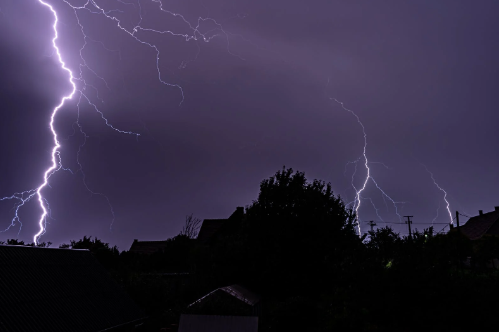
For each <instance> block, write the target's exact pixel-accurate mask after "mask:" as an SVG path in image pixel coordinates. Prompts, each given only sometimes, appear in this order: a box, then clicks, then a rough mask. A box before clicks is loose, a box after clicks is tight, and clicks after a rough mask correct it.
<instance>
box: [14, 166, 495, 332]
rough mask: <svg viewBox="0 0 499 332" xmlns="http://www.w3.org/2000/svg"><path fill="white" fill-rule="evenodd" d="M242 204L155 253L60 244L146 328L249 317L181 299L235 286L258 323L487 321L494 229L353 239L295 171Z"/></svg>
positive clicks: (321, 192) (350, 227) (325, 192)
mask: <svg viewBox="0 0 499 332" xmlns="http://www.w3.org/2000/svg"><path fill="white" fill-rule="evenodd" d="M238 211H239V212H241V213H240V214H235V217H234V218H232V217H231V218H230V219H229V221H230V222H228V223H226V225H227V226H226V227H222V228H220V229H219V230H218V232H217V233H216V234H215V235H212V236H211V237H209V238H207V239H206V237H205V236H204V235H203V239H204V240H203V241H200V240H196V239H195V236H196V234H197V228H198V226H199V220H197V219H195V218H193V217H192V216H188V218H187V221H186V226H185V227H184V229H183V231H182V232H181V234H179V235H178V236H176V237H173V238H171V239H168V240H166V241H165V242H164V243H163V244H162V247H161V248H162V249H161V250H159V251H158V252H156V253H153V254H148V255H144V254H140V253H133V252H128V251H123V252H121V253H120V252H119V250H118V248H116V247H111V246H109V244H107V243H102V241H101V240H99V239H97V238H91V237H84V238H83V239H81V240H79V241H71V243H70V244H68V245H63V246H65V247H70V248H74V249H89V250H90V251H91V252H92V253H93V254H94V255H95V257H96V258H97V259H98V260H99V261H100V262H101V264H103V265H104V266H105V267H106V268H107V269H108V271H109V273H110V274H111V275H112V276H113V277H114V278H115V279H116V280H117V281H118V282H119V283H120V284H121V285H122V287H124V288H125V289H126V290H127V291H128V293H129V294H130V295H131V296H132V298H133V299H134V300H135V301H136V303H137V304H138V305H139V306H140V307H142V308H143V309H144V310H145V311H146V313H147V314H148V315H149V319H148V320H147V321H146V323H145V324H144V326H143V327H142V330H145V331H159V329H160V328H162V327H167V326H171V324H178V322H179V319H180V314H182V313H184V314H186V313H187V314H210V313H211V314H231V315H245V314H248V315H250V314H253V315H254V314H255V313H254V312H253V313H249V311H248V312H246V311H244V310H246V309H247V308H246V309H245V308H243V307H244V306H241V307H238V305H232V304H231V305H227V304H226V305H225V307H224V303H229V302H224V301H215V302H213V301H212V302H213V303H215V304H210V305H203V306H201V307H200V306H199V305H198V306H196V305H193V306H190V307H188V306H189V305H190V304H192V303H193V302H194V301H196V300H197V299H199V298H201V297H202V296H204V295H206V294H208V293H210V292H212V291H214V290H216V289H219V288H221V287H225V286H228V285H235V284H237V285H241V286H240V287H241V288H240V289H249V290H251V291H252V292H254V293H255V294H258V298H261V306H259V311H258V315H259V331H421V330H422V329H424V330H431V331H433V330H441V331H442V330H443V331H448V330H449V331H450V330H454V331H460V330H480V329H483V328H492V327H494V326H495V322H496V315H497V310H498V309H499V305H498V304H497V303H498V301H497V298H498V295H499V274H498V272H496V270H495V269H494V268H493V267H492V268H490V263H491V262H492V259H493V258H496V257H499V242H498V239H497V238H496V237H484V238H482V239H480V240H475V241H470V240H468V239H467V238H466V237H465V236H463V235H461V234H460V232H458V231H455V230H454V231H451V232H449V233H448V234H439V235H435V234H434V232H433V229H431V228H430V229H426V230H424V231H423V232H417V231H416V232H415V233H414V234H413V235H412V237H410V238H409V237H401V236H399V235H398V234H396V233H394V232H393V231H392V230H391V229H390V228H379V229H377V230H375V231H373V232H369V234H367V235H366V236H364V237H363V238H359V237H358V235H357V234H356V230H355V227H356V225H355V220H356V216H355V214H354V213H353V212H352V211H351V210H348V209H346V208H345V205H344V203H343V201H342V200H341V199H340V197H338V196H335V195H334V194H333V192H332V190H331V185H330V184H326V183H324V182H322V181H318V180H314V181H312V182H309V181H307V179H306V178H305V174H304V173H301V172H293V170H291V169H283V170H282V171H279V172H277V173H276V174H275V175H274V176H272V177H271V178H269V179H266V180H263V181H262V182H261V184H260V193H259V196H258V198H257V200H255V201H254V202H253V203H252V204H251V205H249V206H247V207H246V209H245V210H244V211H242V210H238ZM236 212H237V211H236ZM9 241H10V242H9V244H20V243H15V240H9ZM21 244H22V243H21ZM45 245H46V244H45ZM470 258H471V259H470ZM466 261H468V262H469V261H471V262H472V264H471V265H470V264H465V262H466ZM235 287H239V286H235ZM222 294H223V292H222ZM222 297H223V296H222ZM208 302H209V301H208ZM210 303H211V302H210ZM238 310H240V311H238Z"/></svg>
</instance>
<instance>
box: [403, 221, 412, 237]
mask: <svg viewBox="0 0 499 332" xmlns="http://www.w3.org/2000/svg"><path fill="white" fill-rule="evenodd" d="M404 218H407V221H406V222H405V223H406V224H407V225H409V238H411V239H412V232H411V224H412V220H411V218H413V216H404Z"/></svg>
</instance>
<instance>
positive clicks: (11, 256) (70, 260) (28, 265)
mask: <svg viewBox="0 0 499 332" xmlns="http://www.w3.org/2000/svg"><path fill="white" fill-rule="evenodd" d="M143 318H144V315H143V313H142V312H141V310H140V309H139V308H138V307H137V306H136V305H135V303H134V302H133V301H132V300H131V299H130V298H129V297H128V295H127V294H126V293H125V292H124V291H123V290H122V289H121V288H119V286H118V285H117V284H116V283H115V282H114V280H112V279H111V277H110V276H109V274H108V273H107V271H106V270H105V269H104V267H103V266H101V265H100V264H99V263H98V262H97V260H96V259H95V258H94V257H93V255H92V254H91V253H90V252H89V251H87V250H70V249H52V248H36V247H24V246H5V245H0V331H30V332H35V331H51V332H58V331H61V332H62V331H64V332H69V331H86V332H87V331H103V330H107V329H112V328H113V327H118V326H122V325H125V324H127V323H132V322H134V321H137V322H138V321H140V320H141V319H143Z"/></svg>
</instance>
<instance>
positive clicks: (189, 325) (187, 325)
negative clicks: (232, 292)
mask: <svg viewBox="0 0 499 332" xmlns="http://www.w3.org/2000/svg"><path fill="white" fill-rule="evenodd" d="M201 331H203V332H234V331H237V332H258V317H252V316H216V315H185V314H183V315H181V316H180V324H179V327H178V332H201Z"/></svg>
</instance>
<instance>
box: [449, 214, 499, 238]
mask: <svg viewBox="0 0 499 332" xmlns="http://www.w3.org/2000/svg"><path fill="white" fill-rule="evenodd" d="M459 229H460V230H461V232H462V233H463V234H464V235H466V236H467V237H468V238H470V239H471V240H478V239H480V238H481V237H482V236H484V235H499V206H496V207H495V210H494V211H492V212H488V213H483V212H482V211H481V210H480V211H479V214H478V216H475V217H471V218H470V219H469V220H468V222H467V223H466V224H464V225H463V226H461V227H459Z"/></svg>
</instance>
